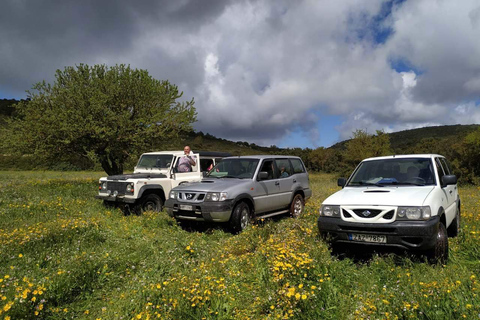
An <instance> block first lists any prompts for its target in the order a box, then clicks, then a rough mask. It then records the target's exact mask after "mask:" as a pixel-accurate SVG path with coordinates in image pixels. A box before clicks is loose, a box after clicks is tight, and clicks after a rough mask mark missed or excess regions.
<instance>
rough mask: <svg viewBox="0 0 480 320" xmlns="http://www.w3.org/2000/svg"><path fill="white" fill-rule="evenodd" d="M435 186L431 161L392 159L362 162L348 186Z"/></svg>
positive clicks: (425, 159) (424, 159)
mask: <svg viewBox="0 0 480 320" xmlns="http://www.w3.org/2000/svg"><path fill="white" fill-rule="evenodd" d="M390 184H394V185H433V184H435V177H434V175H433V167H432V162H431V161H430V159H427V158H392V159H381V160H373V161H364V162H362V163H361V164H360V165H359V166H358V167H357V169H356V170H355V172H354V173H353V175H352V178H351V179H350V181H349V183H348V186H365V185H390Z"/></svg>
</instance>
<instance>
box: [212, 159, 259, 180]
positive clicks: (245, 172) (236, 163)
mask: <svg viewBox="0 0 480 320" xmlns="http://www.w3.org/2000/svg"><path fill="white" fill-rule="evenodd" d="M258 161H259V160H258V159H223V160H222V161H220V162H219V163H218V164H217V165H216V166H215V167H213V169H212V170H211V171H210V172H209V173H208V174H207V177H215V178H238V179H252V178H253V175H254V174H255V169H256V168H257V165H258Z"/></svg>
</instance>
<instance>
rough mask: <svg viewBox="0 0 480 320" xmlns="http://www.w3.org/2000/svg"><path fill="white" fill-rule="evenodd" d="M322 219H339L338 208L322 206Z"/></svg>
mask: <svg viewBox="0 0 480 320" xmlns="http://www.w3.org/2000/svg"><path fill="white" fill-rule="evenodd" d="M320 216H322V217H340V206H331V205H323V204H322V206H321V207H320Z"/></svg>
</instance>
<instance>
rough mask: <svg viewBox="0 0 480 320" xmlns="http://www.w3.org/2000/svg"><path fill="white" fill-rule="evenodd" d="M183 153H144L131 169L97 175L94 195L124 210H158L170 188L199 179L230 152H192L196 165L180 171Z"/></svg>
mask: <svg viewBox="0 0 480 320" xmlns="http://www.w3.org/2000/svg"><path fill="white" fill-rule="evenodd" d="M183 155H184V152H183V151H160V152H149V153H144V154H142V156H141V157H140V159H139V160H138V163H137V166H136V167H135V169H134V172H133V173H131V174H121V175H115V176H108V177H102V178H100V180H99V186H98V195H97V196H96V198H97V199H102V200H103V201H104V204H105V205H108V206H110V205H111V206H122V207H123V208H124V209H125V210H126V211H127V212H130V211H133V212H134V213H137V214H139V213H142V212H144V211H149V210H152V211H160V210H162V208H163V204H164V203H165V199H166V196H168V194H169V193H170V190H171V189H172V188H174V187H176V186H178V185H179V184H181V183H182V182H186V181H200V180H201V179H202V177H203V174H204V172H207V171H208V168H209V167H210V165H212V167H213V166H214V165H215V164H216V163H218V162H219V161H220V160H221V159H222V158H223V157H226V156H230V154H229V153H226V152H210V151H199V152H198V153H194V152H192V153H190V155H191V156H193V157H194V158H195V159H196V165H195V166H192V171H191V172H179V171H178V170H177V166H178V161H179V159H180V158H181V157H182V156H183Z"/></svg>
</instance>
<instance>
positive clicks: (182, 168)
mask: <svg viewBox="0 0 480 320" xmlns="http://www.w3.org/2000/svg"><path fill="white" fill-rule="evenodd" d="M183 152H184V154H185V155H184V156H183V157H181V158H180V159H179V160H178V165H177V170H178V172H191V171H192V166H195V165H196V164H197V163H196V162H195V160H196V159H195V156H192V155H190V153H191V150H190V147H189V146H185V148H183Z"/></svg>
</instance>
